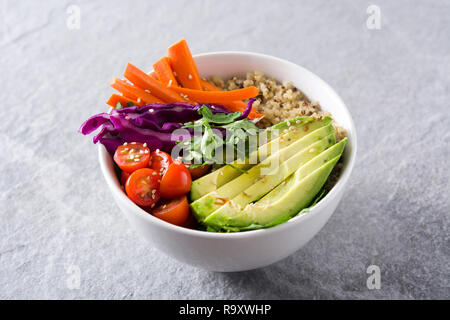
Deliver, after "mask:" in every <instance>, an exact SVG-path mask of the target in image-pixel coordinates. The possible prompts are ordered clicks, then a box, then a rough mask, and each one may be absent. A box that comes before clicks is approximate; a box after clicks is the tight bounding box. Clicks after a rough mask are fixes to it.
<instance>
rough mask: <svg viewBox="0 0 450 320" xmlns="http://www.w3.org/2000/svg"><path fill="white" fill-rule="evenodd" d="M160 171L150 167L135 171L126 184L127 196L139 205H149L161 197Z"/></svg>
mask: <svg viewBox="0 0 450 320" xmlns="http://www.w3.org/2000/svg"><path fill="white" fill-rule="evenodd" d="M160 179H161V176H160V175H159V173H158V172H156V171H155V170H153V169H150V168H143V169H138V170H136V171H134V172H133V173H132V174H131V175H130V177H129V178H128V180H127V182H126V184H125V192H126V193H127V196H128V197H129V198H130V199H131V201H133V202H134V203H136V204H137V205H140V206H144V207H148V206H151V205H153V204H155V203H156V202H158V200H159V198H160V194H159V180H160Z"/></svg>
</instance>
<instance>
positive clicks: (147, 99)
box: [110, 78, 164, 104]
mask: <svg viewBox="0 0 450 320" xmlns="http://www.w3.org/2000/svg"><path fill="white" fill-rule="evenodd" d="M110 86H111V87H112V88H114V89H116V90H117V91H119V92H121V93H122V94H124V95H127V94H130V95H133V96H137V97H138V98H140V99H141V100H142V101H143V102H144V103H145V104H150V103H164V102H163V101H162V100H160V99H158V98H157V97H155V96H153V95H151V94H150V93H148V92H146V91H145V90H143V89H141V88H138V87H136V86H133V85H132V84H129V83H127V82H126V81H124V80H121V79H117V78H113V80H112V82H111V84H110Z"/></svg>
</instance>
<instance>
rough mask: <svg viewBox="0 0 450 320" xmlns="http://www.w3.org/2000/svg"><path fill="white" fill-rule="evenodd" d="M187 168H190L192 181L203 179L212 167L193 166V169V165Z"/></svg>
mask: <svg viewBox="0 0 450 320" xmlns="http://www.w3.org/2000/svg"><path fill="white" fill-rule="evenodd" d="M186 167H188V168H189V172H190V173H191V178H192V180H196V179H198V178H200V177H203V176H204V175H205V174H207V173H208V172H209V170H210V169H211V165H209V164H205V165H203V166H193V167H192V168H191V165H186Z"/></svg>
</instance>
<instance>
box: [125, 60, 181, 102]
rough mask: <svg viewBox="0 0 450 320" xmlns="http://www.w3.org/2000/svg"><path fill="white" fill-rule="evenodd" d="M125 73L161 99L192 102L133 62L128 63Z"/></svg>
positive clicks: (140, 86)
mask: <svg viewBox="0 0 450 320" xmlns="http://www.w3.org/2000/svg"><path fill="white" fill-rule="evenodd" d="M123 75H124V76H125V78H127V79H128V80H129V81H130V82H132V83H133V84H134V85H135V86H137V87H139V88H142V89H144V90H149V91H150V93H151V94H152V95H154V96H155V97H157V98H159V99H162V100H164V101H167V102H190V101H187V99H184V98H182V97H181V96H180V95H179V94H178V93H176V92H174V91H172V90H171V89H169V88H167V86H166V85H164V84H163V83H161V82H160V81H158V80H155V79H153V78H152V77H151V76H149V75H148V74H146V73H145V72H144V71H142V70H140V69H138V68H137V67H135V66H134V65H132V64H131V63H128V64H127V67H126V68H125V73H124V74H123ZM144 90H142V91H144ZM144 92H146V91H144Z"/></svg>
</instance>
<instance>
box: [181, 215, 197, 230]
mask: <svg viewBox="0 0 450 320" xmlns="http://www.w3.org/2000/svg"><path fill="white" fill-rule="evenodd" d="M196 226H197V220H196V219H195V217H194V215H193V214H189V217H188V218H187V220H186V222H185V223H183V225H182V227H185V228H188V229H195V228H196Z"/></svg>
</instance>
